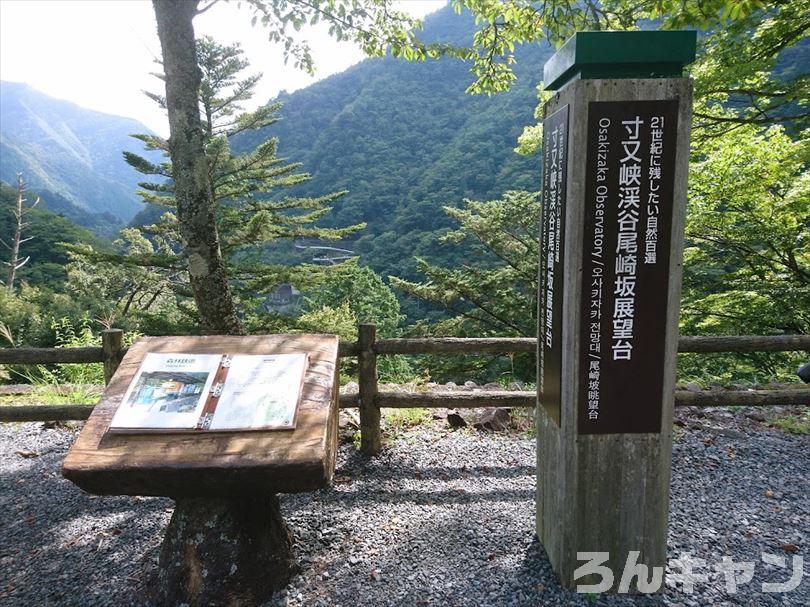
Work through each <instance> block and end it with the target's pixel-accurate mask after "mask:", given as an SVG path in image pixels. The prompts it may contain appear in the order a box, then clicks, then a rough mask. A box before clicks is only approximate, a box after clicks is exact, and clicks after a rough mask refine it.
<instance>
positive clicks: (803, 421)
mask: <svg viewBox="0 0 810 607" xmlns="http://www.w3.org/2000/svg"><path fill="white" fill-rule="evenodd" d="M768 423H769V424H770V425H771V426H773V427H774V428H779V429H780V430H784V431H785V432H789V433H791V434H810V407H801V408H800V409H798V410H797V411H796V412H792V413H785V414H782V415H779V416H774V417H771V418H770V419H768Z"/></svg>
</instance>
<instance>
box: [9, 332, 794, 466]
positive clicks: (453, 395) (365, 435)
mask: <svg viewBox="0 0 810 607" xmlns="http://www.w3.org/2000/svg"><path fill="white" fill-rule="evenodd" d="M358 329H359V330H358V341H357V342H341V344H340V347H339V351H338V354H339V356H341V357H349V356H356V357H357V358H358V363H359V364H358V374H359V378H358V379H359V381H358V385H359V391H358V393H356V394H343V395H341V397H340V407H341V408H353V407H358V408H359V409H360V431H361V449H362V450H363V451H364V452H366V453H370V454H375V453H378V452H379V450H380V447H381V444H382V440H381V439H382V437H381V429H380V409H384V408H407V407H428V408H430V407H447V408H453V409H460V408H473V407H493V406H496V407H497V406H501V407H534V405H535V400H536V395H535V392H533V391H532V392H518V391H505V390H481V391H464V392H461V391H450V392H439V391H427V392H389V391H380V390H379V384H378V373H377V357H378V356H379V355H391V354H410V355H414V354H478V353H494V354H498V353H500V354H506V353H513V352H534V351H535V348H536V347H537V340H536V339H535V338H531V337H481V338H478V337H475V338H458V337H436V338H419V339H412V338H406V339H376V327H375V326H374V325H373V324H362V325H360V326H359V327H358ZM678 351H679V352H696V353H708V352H734V353H743V352H790V351H804V352H810V335H767V336H758V335H742V336H719V337H714V336H684V337H681V338H680V339H679V341H678ZM125 353H126V348H125V347H124V346H123V332H122V331H121V330H120V329H109V330H106V331H103V332H102V346H101V347H100V348H93V347H88V348H0V364H5V365H9V364H53V363H103V364H104V381H105V383H108V382H109V381H110V378H111V377H112V376H113V374H114V373H115V370H116V369H117V368H118V365H119V363H120V362H121V359H122V358H123V356H124V354H125ZM675 405H676V406H695V407H710V406H715V407H721V406H733V405H740V406H771V405H810V389H802V388H796V389H786V390H704V391H702V392H691V391H687V390H676V391H675ZM92 410H93V405H24V406H21V405H11V406H0V422H15V421H62V420H75V419H87V417H89V415H90V412H91V411H92Z"/></svg>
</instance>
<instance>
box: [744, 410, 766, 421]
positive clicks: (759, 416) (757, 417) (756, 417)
mask: <svg viewBox="0 0 810 607" xmlns="http://www.w3.org/2000/svg"><path fill="white" fill-rule="evenodd" d="M745 417H747V418H748V419H752V420H754V421H755V422H765V421H767V419H766V418H765V416H764V415H762V413H760V412H759V411H752V412H751V413H746V414H745Z"/></svg>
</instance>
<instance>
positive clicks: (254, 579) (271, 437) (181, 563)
mask: <svg viewBox="0 0 810 607" xmlns="http://www.w3.org/2000/svg"><path fill="white" fill-rule="evenodd" d="M147 353H172V354H176V353H183V354H187V355H190V356H189V357H186V358H193V356H191V355H212V354H214V355H218V356H216V357H214V358H216V359H217V365H215V366H216V368H219V363H218V361H219V360H220V358H221V355H223V354H229V355H232V354H235V355H242V354H244V355H286V354H307V355H308V364H307V366H306V371H305V372H304V376H303V388H302V390H301V400H300V403H299V406H298V415H297V420H296V421H295V424H294V426H295V427H294V428H292V429H279V430H266V429H257V430H247V431H241V430H240V431H230V430H223V431H206V430H204V429H203V430H201V431H198V432H194V431H183V432H180V431H176V432H174V431H168V432H166V431H163V432H160V433H155V432H151V433H137V432H135V433H126V434H121V433H116V432H110V431H109V429H110V422H111V421H112V420H113V416H114V415H115V412H116V410H117V409H118V407H119V405H120V404H121V401H122V399H123V398H124V395H125V393H126V392H127V389H128V388H129V386H130V384H131V383H132V380H133V378H134V377H135V376H136V374H137V373H138V371H139V369H140V368H141V365H142V362H143V361H144V358H145V357H146V355H147ZM337 355H338V338H337V337H336V336H333V335H266V336H248V337H233V336H208V337H147V338H142V339H139V340H138V341H137V342H135V343H134V344H133V345H132V346H131V347H130V348H129V351H128V352H127V354H126V356H125V357H124V359H123V361H122V362H121V364H120V366H119V367H118V370H117V371H116V373H115V375H114V376H113V378H112V381H111V382H110V383H109V385H108V386H107V388H106V389H105V391H104V395H103V397H102V400H101V402H100V403H99V404H98V405H97V406H96V407H95V409H94V410H93V413H92V415H91V416H90V419H89V420H88V421H87V424H86V425H85V426H84V428H83V429H82V432H81V434H80V435H79V437H78V438H77V439H76V442H75V443H74V445H73V446H72V447H71V449H70V452H69V453H68V455H67V457H66V458H65V461H64V464H63V474H64V476H65V477H66V478H68V479H69V480H71V481H73V482H74V483H76V484H77V485H78V486H79V487H81V488H82V489H84V490H85V491H88V492H90V493H96V494H100V495H156V496H166V497H170V498H172V499H174V500H175V510H174V514H173V515H172V519H171V522H170V523H169V527H168V529H167V531H166V536H165V539H164V541H163V546H162V548H161V552H160V562H159V573H158V579H157V584H156V585H155V587H154V590H155V593H156V596H155V597H154V598H155V600H156V602H157V603H158V604H161V605H175V604H188V605H190V606H195V605H232V604H233V605H237V604H238V605H258V604H260V603H262V602H264V601H265V600H266V599H267V598H269V596H270V595H271V593H272V592H273V591H275V590H278V589H279V588H280V587H282V586H284V585H286V583H287V581H288V580H289V577H290V575H291V573H292V571H293V570H294V567H295V564H294V561H293V557H292V550H291V538H290V535H289V532H288V530H287V526H286V524H285V523H284V520H283V518H282V516H281V512H280V510H279V504H278V499H277V497H276V494H277V493H293V492H299V491H314V490H317V489H320V488H322V487H325V486H327V485H328V484H329V483H331V480H332V475H333V473H334V467H335V453H336V450H337V414H338V407H337V386H338V382H337ZM197 358H205V357H197ZM208 358H211V357H208ZM254 358H263V357H262V356H258V357H254ZM267 358H273V357H267ZM185 360H186V359H183V360H181V361H179V363H178V364H180V363H184V362H185ZM236 371H238V369H236V370H234V373H236ZM218 373H219V371H218ZM152 375H155V374H154V373H153V374H152ZM175 375H176V376H177V377H176V378H175V380H176V381H173V382H171V390H169V392H171V394H170V395H169V396H170V397H171V398H172V399H173V400H171V402H168V400H166V398H168V397H166V398H164V397H165V396H166V395H163V394H157V393H156V392H152V391H151V390H152V388H151V387H150V386H146V388H143V389H142V392H144V391H145V392H144V394H142V395H140V396H139V397H138V398H141V397H142V399H141V400H144V402H151V400H154V399H156V398H163V399H164V400H165V401H166V403H167V404H163V405H162V406H161V410H163V409H165V410H166V411H170V412H175V410H177V411H180V412H181V413H182V412H183V411H184V410H185V408H186V407H190V406H191V405H190V404H189V403H190V402H191V401H196V400H197V399H198V397H199V395H200V394H203V393H201V392H200V391H199V390H198V389H197V387H196V384H195V383H194V382H195V381H197V382H202V381H203V380H202V379H201V378H199V377H197V376H199V375H202V374H201V373H184V374H182V377H181V375H178V374H177V373H175ZM192 376H193V377H192ZM217 377H219V375H217ZM181 378H186V383H185V384H182V385H180V384H181V381H180V379H181ZM215 379H216V378H215ZM232 379H234V380H236V379H238V374H236V375H234V377H233V378H232ZM209 383H210V382H209ZM227 384H228V380H225V382H224V385H227ZM162 386H163V388H165V387H166V382H163V384H162ZM245 386H246V387H247V388H249V387H250V386H249V385H247V384H245ZM163 391H164V392H165V391H166V390H163ZM248 393H249V392H248ZM212 394H215V396H217V397H220V395H219V394H216V384H213V385H212ZM203 396H204V394H203ZM221 398H225V393H224V392H223V393H222V395H221ZM150 399H151V400H150ZM130 400H131V399H130ZM187 401H188V402H187ZM139 402H140V401H139ZM161 402H163V401H161ZM234 402H235V401H234ZM158 404H159V403H158Z"/></svg>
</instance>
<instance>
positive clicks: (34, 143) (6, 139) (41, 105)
mask: <svg viewBox="0 0 810 607" xmlns="http://www.w3.org/2000/svg"><path fill="white" fill-rule="evenodd" d="M146 132H149V130H148V129H147V128H146V127H145V126H144V125H142V124H141V123H139V122H138V121H137V120H133V119H131V118H124V117H121V116H113V115H110V114H103V113H101V112H96V111H92V110H88V109H85V108H82V107H80V106H78V105H76V104H74V103H71V102H69V101H63V100H60V99H54V98H53V97H49V96H48V95H45V94H43V93H40V92H39V91H37V90H35V89H33V88H31V87H30V86H28V85H27V84H22V83H17V82H6V81H3V82H2V83H0V179H2V180H3V181H5V182H6V183H13V182H14V181H15V175H16V173H17V172H21V173H23V176H24V178H25V180H26V182H27V183H28V185H29V187H30V188H31V189H33V190H38V191H40V192H43V194H44V193H45V192H51V193H53V194H55V195H57V196H58V197H60V198H61V201H62V202H61V205H62V208H60V209H54V210H57V212H62V213H64V214H65V215H66V216H67V217H70V216H71V212H70V209H69V208H68V207H67V205H66V204H65V203H69V204H70V205H74V206H75V207H76V208H77V209H78V210H77V211H76V212H75V213H73V214H74V215H75V216H76V217H75V218H73V219H74V221H78V222H79V223H83V224H84V225H87V224H88V223H92V220H91V219H90V218H89V217H87V216H84V215H82V212H83V213H88V214H90V215H102V216H104V217H103V221H102V223H104V224H107V223H113V224H116V223H117V224H118V225H119V226H120V225H124V224H125V223H126V222H127V221H129V220H130V219H131V218H132V217H133V216H134V215H135V214H136V213H137V212H138V211H139V210H140V209H141V208H142V206H143V205H142V203H141V202H139V199H138V197H137V196H136V194H135V190H136V188H137V183H138V180H139V175H138V173H136V172H135V171H134V170H133V169H132V168H131V167H129V166H128V165H127V164H126V163H125V162H124V159H123V156H122V151H123V150H132V151H139V152H140V151H141V145H140V142H138V141H137V140H135V139H132V138H131V137H130V136H129V135H130V134H132V133H146ZM43 198H44V199H46V201H47V198H48V197H47V196H46V195H43ZM51 198H54V197H51ZM82 217H84V220H82V219H81V218H82ZM88 227H93V226H92V225H90V226H88Z"/></svg>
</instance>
